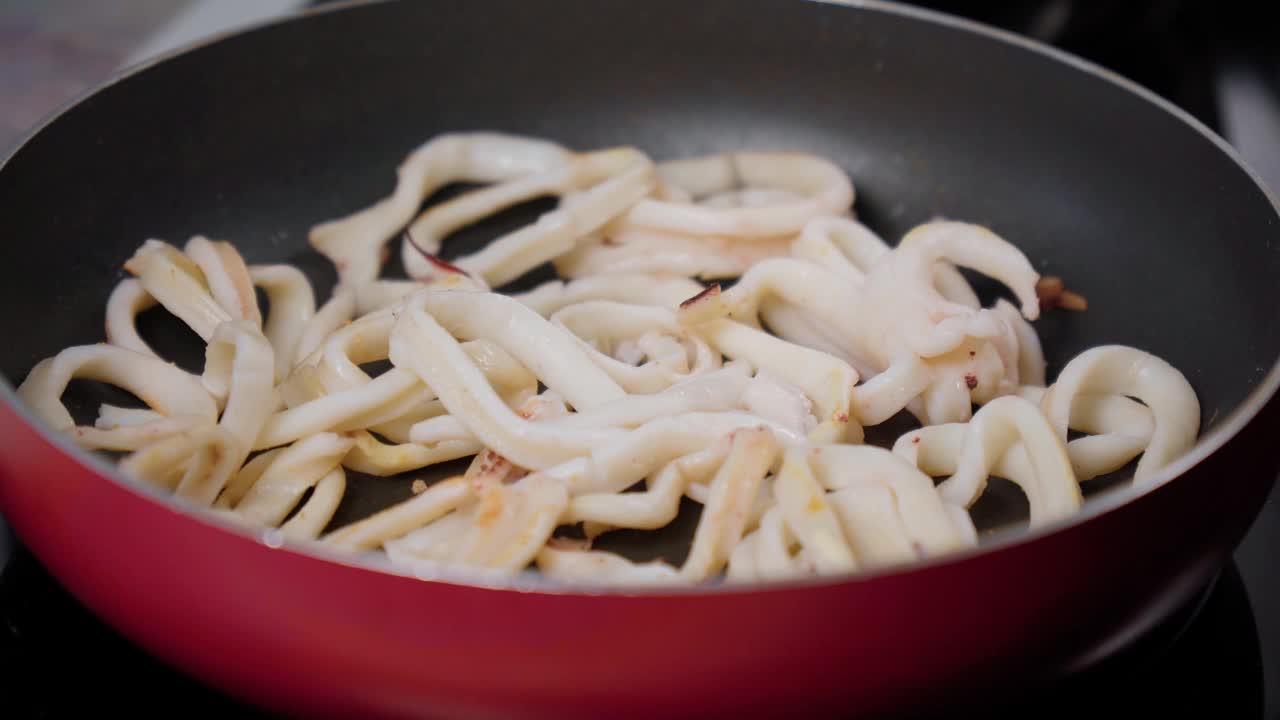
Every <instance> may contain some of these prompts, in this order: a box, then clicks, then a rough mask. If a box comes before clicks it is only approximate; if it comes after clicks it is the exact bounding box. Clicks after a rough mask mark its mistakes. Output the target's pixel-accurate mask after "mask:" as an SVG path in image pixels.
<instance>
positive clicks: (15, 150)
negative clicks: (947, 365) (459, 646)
mask: <svg viewBox="0 0 1280 720" xmlns="http://www.w3.org/2000/svg"><path fill="white" fill-rule="evenodd" d="M395 1H397V0H340V1H339V2H334V3H330V4H327V5H322V6H318V7H311V8H306V9H303V10H301V11H297V12H294V13H290V14H288V15H285V16H282V17H277V18H271V19H268V20H263V21H260V22H256V23H252V24H249V25H246V26H243V27H239V28H235V29H232V30H227V31H223V32H220V33H216V34H214V35H211V36H209V37H206V38H202V39H200V40H197V41H194V42H191V43H188V44H186V45H183V46H180V47H177V48H174V49H172V50H169V51H166V52H163V53H160V54H158V55H156V56H154V57H152V58H149V59H147V60H144V61H142V62H139V63H136V64H134V65H131V66H128V67H125V68H121V69H119V70H117V71H115V72H114V73H112V74H111V75H110V76H109V77H108V78H106V79H105V80H103V81H102V82H100V83H97V84H95V85H92V86H91V87H89V88H87V89H85V90H83V91H81V92H80V93H78V94H77V95H76V96H74V97H73V98H71V99H70V100H68V101H66V102H64V103H62V104H61V105H60V106H58V107H57V108H55V109H54V110H52V111H51V112H49V113H48V114H46V115H45V116H44V117H43V118H42V119H41V120H40V121H39V122H37V123H36V124H35V125H33V126H32V127H31V128H30V129H29V130H27V131H26V132H25V133H24V134H23V135H22V136H21V137H20V138H19V139H18V140H17V141H16V142H14V143H13V144H12V145H10V146H9V147H8V148H7V149H5V150H4V151H3V153H0V172H4V170H5V169H6V168H7V167H8V166H9V164H10V162H11V161H12V160H13V158H15V157H17V155H18V154H19V153H21V152H22V150H23V149H24V148H25V147H26V146H27V145H28V144H29V143H30V142H31V141H32V140H33V139H34V138H36V137H37V136H39V135H40V134H41V133H42V132H43V131H44V130H45V128H47V127H48V126H49V125H51V124H53V123H54V122H56V121H57V120H58V119H59V118H61V117H62V116H63V115H64V114H66V113H67V112H69V111H70V110H72V109H73V108H75V107H78V106H79V105H80V104H82V103H83V102H85V101H87V100H89V99H90V98H92V97H94V96H95V95H97V94H98V93H99V92H102V91H103V90H106V89H107V88H110V87H112V86H114V85H116V84H117V83H119V82H121V81H124V80H126V79H129V78H131V77H133V76H135V75H139V74H141V73H143V72H145V71H147V70H149V69H150V68H152V67H154V66H157V65H160V64H163V63H165V62H168V61H169V60H171V59H173V58H176V57H178V56H181V55H185V54H187V53H190V52H193V51H196V50H199V49H201V48H204V47H206V46H209V45H213V44H216V43H218V42H221V41H223V40H226V39H229V38H231V37H235V36H238V35H243V34H248V33H252V32H257V31H259V30H265V29H268V28H271V27H274V26H276V25H283V24H286V23H291V22H295V21H301V20H304V19H307V18H310V17H313V16H317V15H324V14H328V13H334V12H342V11H345V10H349V9H352V8H355V7H360V6H366V5H379V4H384V3H390V2H395ZM797 2H809V3H814V4H820V5H832V6H837V7H845V8H852V9H856V10H859V11H865V12H871V13H881V14H884V15H891V16H897V17H901V18H907V19H909V20H911V21H914V22H921V23H925V24H933V25H938V26H942V27H945V28H948V29H952V30H956V31H959V32H964V33H969V34H973V35H977V36H980V37H983V38H986V39H988V40H991V41H994V42H998V43H1003V44H1006V45H1011V46H1014V47H1016V48H1020V49H1022V50H1025V51H1028V52H1031V53H1035V54H1038V55H1040V56H1042V57H1044V58H1047V59H1049V60H1051V61H1054V62H1056V63H1060V64H1063V65H1066V66H1068V67H1070V68H1072V69H1074V70H1076V71H1078V72H1081V73H1084V74H1086V75H1090V76H1093V77H1095V78H1097V79H1098V80H1101V81H1102V82H1105V83H1109V84H1111V85H1113V86H1115V87H1117V88H1119V89H1120V90H1123V91H1126V92H1129V93H1132V94H1133V95H1136V96H1137V97H1138V98H1139V99H1141V100H1143V101H1145V102H1147V103H1149V104H1151V105H1153V106H1155V107H1156V108H1157V109H1159V110H1162V111H1164V112H1165V113H1168V114H1170V115H1172V116H1173V117H1175V118H1177V119H1178V120H1180V121H1181V122H1183V123H1184V124H1186V125H1187V126H1188V127H1189V128H1190V129H1191V130H1193V131H1194V132H1196V133H1198V134H1199V135H1200V136H1202V137H1203V138H1204V139H1205V140H1208V141H1209V142H1210V143H1212V144H1213V145H1214V146H1215V147H1216V148H1217V149H1218V151H1219V152H1221V153H1223V154H1224V155H1225V156H1226V157H1227V158H1228V159H1229V160H1231V161H1232V162H1233V163H1234V164H1235V165H1236V167H1238V168H1239V169H1240V170H1241V171H1243V172H1244V174H1245V176H1246V177H1248V178H1249V179H1250V180H1251V181H1252V182H1253V184H1254V185H1255V186H1256V187H1257V188H1258V189H1259V190H1260V191H1261V192H1262V194H1263V197H1265V198H1266V200H1267V201H1268V202H1269V203H1270V205H1271V210H1272V212H1273V213H1275V215H1276V216H1277V217H1280V200H1278V199H1277V197H1276V195H1275V194H1274V193H1273V192H1272V190H1271V189H1270V188H1269V187H1268V186H1267V184H1266V182H1265V181H1263V180H1262V178H1261V177H1260V176H1259V175H1258V173H1257V172H1256V171H1255V170H1254V169H1253V167H1252V166H1250V165H1249V163H1248V162H1246V161H1245V160H1244V159H1243V158H1242V157H1241V156H1240V155H1239V153H1238V152H1237V151H1236V149H1235V148H1234V147H1232V146H1231V145H1230V144H1229V143H1228V142H1227V141H1226V140H1225V139H1223V138H1222V137H1221V136H1219V135H1218V134H1217V133H1215V132H1214V131H1213V130H1212V129H1210V128H1208V127H1207V126H1205V125H1204V124H1203V123H1202V122H1200V121H1199V120H1197V119H1196V118H1195V117H1194V116H1192V115H1191V114H1190V113H1188V112H1187V111H1185V110H1183V109H1182V108H1180V107H1178V106H1176V105H1174V104H1173V103H1172V102H1170V101H1168V100H1166V99H1165V98H1163V97H1161V96H1159V95H1157V94H1155V93H1154V92H1152V91H1151V90H1149V89H1147V88H1145V87H1143V86H1141V85H1139V84H1137V83H1135V82H1133V81H1132V80H1129V79H1127V78H1125V77H1123V76H1121V75H1119V74H1118V73H1115V72H1113V71H1111V70H1108V69H1106V68H1104V67H1102V66H1101V65H1098V64H1097V63H1094V62H1092V61H1090V60H1086V59H1084V58H1081V57H1079V56H1076V55H1073V54H1071V53H1069V52H1066V51H1064V50H1061V49H1058V48H1055V47H1053V46H1050V45H1046V44H1044V43H1042V42H1040V41H1037V40H1033V39H1031V38H1028V37H1025V36H1022V35H1018V34H1016V33H1013V32H1010V31H1007V30H1003V29H1000V28H996V27H993V26H990V25H987V24H984V23H981V22H978V21H974V20H969V19H966V18H962V17H958V16H955V15H951V14H949V13H945V12H941V11H937V10H932V9H927V8H921V7H917V6H910V5H904V4H899V3H896V2H889V1H888V0H797ZM1277 389H1280V357H1277V358H1274V359H1273V361H1272V364H1271V367H1270V369H1269V370H1268V372H1267V374H1266V375H1265V376H1264V377H1263V378H1262V380H1261V381H1260V382H1259V383H1258V384H1257V385H1256V386H1255V387H1254V388H1253V389H1252V390H1251V391H1250V392H1249V393H1248V395H1247V396H1246V397H1245V398H1244V400H1243V401H1241V402H1240V403H1239V404H1238V405H1237V406H1236V407H1234V408H1232V410H1231V411H1230V412H1228V413H1227V414H1226V416H1225V417H1224V418H1223V419H1222V420H1221V421H1220V422H1219V424H1218V425H1217V427H1215V428H1214V429H1212V430H1211V431H1209V432H1208V433H1206V434H1204V435H1202V436H1201V437H1200V438H1198V439H1197V441H1196V444H1195V445H1194V446H1193V447H1192V449H1191V450H1190V451H1189V452H1187V453H1186V454H1185V455H1183V456H1182V457H1180V458H1178V459H1177V460H1176V461H1174V462H1173V463H1171V464H1170V465H1168V466H1166V467H1164V468H1162V469H1161V470H1160V472H1159V473H1157V475H1156V477H1155V479H1153V480H1152V481H1151V482H1149V483H1146V484H1144V485H1142V486H1137V485H1133V484H1130V485H1128V486H1125V487H1123V488H1118V489H1116V490H1112V491H1110V492H1108V493H1106V494H1104V495H1102V496H1100V497H1097V498H1095V499H1092V500H1091V501H1090V502H1088V503H1086V504H1085V505H1084V506H1083V507H1082V508H1081V509H1080V510H1079V511H1078V512H1076V513H1074V514H1073V515H1071V516H1068V517H1066V518H1062V519H1059V520H1056V521H1053V522H1051V523H1047V524H1045V525H1043V526H1040V527H1037V528H1025V527H1019V528H1007V529H1002V530H999V531H996V532H995V533H992V534H991V535H989V536H988V537H987V538H986V539H985V540H984V542H982V543H981V544H979V545H976V546H974V547H971V548H966V549H964V550H960V551H955V552H951V553H948V554H946V555H940V556H937V557H931V558H924V559H919V560H913V561H909V562H904V563H898V564H893V565H888V566H883V567H879V568H871V569H864V570H858V571H855V572H853V573H849V574H845V575H829V576H818V577H811V578H796V579H786V580H771V581H756V582H750V583H726V582H717V583H713V584H701V585H691V586H682V585H673V586H643V585H596V584H590V583H569V582H563V581H556V580H550V579H547V578H544V577H542V576H540V575H537V574H536V573H533V572H531V571H525V572H522V573H520V574H519V575H517V576H514V577H502V578H493V577H491V576H486V573H484V572H483V571H479V570H476V569H473V568H465V567H453V568H439V569H438V570H437V571H433V572H423V571H421V570H420V571H418V572H414V571H412V570H410V569H407V568H404V567H402V566H396V565H392V564H391V563H390V561H389V560H387V559H385V558H379V557H377V556H374V555H368V554H365V555H355V554H350V553H345V552H341V551H337V550H334V549H332V548H329V547H327V546H325V545H323V544H321V543H319V542H315V541H308V542H292V541H284V542H282V541H281V540H280V535H279V532H278V531H277V530H274V529H262V528H256V527H251V526H248V525H245V524H241V523H238V522H235V521H233V520H230V519H227V518H225V517H222V516H220V515H217V514H214V513H210V512H208V510H207V508H203V507H200V506H196V505H193V504H191V503H189V502H186V501H184V500H182V499H181V498H176V497H173V496H171V495H169V494H166V493H163V492H161V491H160V490H158V489H156V488H153V487H151V486H149V485H146V484H144V483H142V482H140V481H138V480H135V479H133V478H130V477H128V476H126V475H125V474H124V473H123V472H121V471H120V470H119V469H118V468H117V467H116V466H114V465H112V464H110V463H108V462H107V460H106V459H105V458H102V457H100V456H98V455H95V454H94V453H92V452H91V451H88V450H85V449H83V448H80V447H79V446H77V445H76V444H75V443H74V442H72V441H71V439H70V438H69V437H68V436H66V435H64V434H63V433H59V432H57V431H56V430H53V429H52V428H49V427H48V426H46V425H45V423H44V422H43V421H42V420H40V419H39V418H37V417H35V416H34V414H33V413H32V412H31V411H30V410H29V409H28V408H27V407H26V406H25V404H24V403H23V402H22V401H21V400H20V399H19V398H18V397H17V394H16V389H15V388H14V386H13V384H12V381H11V380H10V379H9V378H8V377H6V376H4V375H0V401H3V402H4V404H5V405H7V406H8V407H9V408H10V409H11V410H13V412H14V413H15V414H16V415H17V416H18V417H19V418H20V419H21V420H22V421H23V422H24V423H25V424H26V425H27V426H29V427H30V428H31V429H33V430H34V431H35V432H36V433H37V434H38V435H40V436H41V438H43V439H44V440H45V441H47V442H48V443H49V444H50V445H52V446H53V447H54V448H55V449H57V450H58V451H59V452H61V453H62V454H63V455H65V456H67V457H68V458H69V459H71V460H74V461H76V462H77V463H79V464H80V465H81V466H82V467H84V468H85V469H86V470H88V471H90V472H91V473H92V474H94V475H97V476H99V477H100V478H101V479H103V480H107V481H110V482H113V483H115V484H116V485H118V486H120V487H121V488H122V489H124V490H125V491H127V492H132V493H134V494H136V495H138V496H140V497H142V498H144V499H146V500H149V501H152V502H154V503H156V504H157V505H159V509H161V510H167V511H169V512H172V513H174V514H178V515H183V516H185V517H186V519H187V520H189V521H194V522H197V523H201V524H203V525H206V526H208V527H210V528H212V529H214V530H215V531H221V532H225V533H229V534H230V535H232V536H235V537H238V538H239V539H241V540H248V541H250V542H251V543H253V544H255V545H257V546H259V547H260V548H261V549H263V550H275V551H277V552H279V551H285V552H288V553H290V554H291V555H296V556H301V557H303V558H307V559H310V560H319V561H321V562H328V563H335V564H337V565H340V566H345V567H346V568H349V569H353V570H360V571H366V572H372V573H377V574H383V575H391V576H396V577H399V578H403V579H408V580H413V581H417V582H422V583H424V586H426V585H429V584H432V583H434V584H447V585H453V586H458V587H460V588H473V589H488V590H505V591H516V592H520V593H537V594H546V595H566V596H614V597H635V598H639V599H645V598H648V599H653V598H662V597H688V596H690V595H751V594H756V593H762V592H786V591H795V590H809V589H819V588H828V587H835V586H844V585H850V584H858V583H870V582H873V581H875V580H878V579H882V578H886V577H905V576H908V575H911V574H914V573H924V572H928V571H930V570H933V569H935V568H939V567H942V566H947V565H958V564H961V563H966V562H970V561H975V560H976V559H978V558H981V557H983V556H987V555H994V554H997V553H1000V552H1003V551H1006V550H1011V549H1013V548H1016V547H1021V546H1023V545H1028V544H1031V543H1035V542H1038V541H1040V540H1043V539H1045V538H1047V537H1049V536H1051V535H1056V534H1058V533H1060V532H1065V531H1067V530H1070V529H1072V528H1075V527H1077V526H1080V525H1084V524H1086V523H1089V522H1092V521H1093V520H1095V519H1097V518H1098V517H1101V516H1102V515H1106V514H1108V513H1110V512H1113V511H1115V510H1117V509H1119V508H1121V507H1124V506H1127V505H1129V504H1130V503H1133V502H1136V501H1138V500H1140V499H1141V498H1143V497H1145V496H1146V495H1148V494H1150V493H1152V492H1154V491H1155V490H1157V489H1159V488H1162V487H1164V486H1165V485H1167V484H1169V483H1170V482H1173V481H1174V480H1176V479H1177V478H1179V477H1181V476H1182V475H1185V474H1187V472H1189V471H1190V470H1191V469H1193V468H1194V467H1195V466H1196V465H1198V464H1200V463H1201V462H1202V461H1204V460H1205V459H1206V458H1208V457H1209V456H1210V455H1212V454H1213V453H1215V452H1217V451H1218V450H1220V449H1221V448H1222V447H1223V446H1224V445H1225V444H1226V443H1227V442H1229V441H1230V440H1231V439H1232V438H1234V437H1235V436H1236V435H1238V434H1239V433H1240V432H1241V431H1242V430H1243V429H1244V428H1245V427H1246V426H1247V425H1248V424H1249V423H1250V422H1251V421H1252V420H1253V419H1254V418H1255V417H1256V416H1257V415H1258V413H1259V412H1261V410H1262V408H1263V407H1265V406H1266V405H1267V403H1268V402H1270V401H1271V400H1272V398H1273V397H1274V396H1275V395H1276V393H1277Z"/></svg>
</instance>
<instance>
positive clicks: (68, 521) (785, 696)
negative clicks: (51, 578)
mask: <svg viewBox="0 0 1280 720" xmlns="http://www.w3.org/2000/svg"><path fill="white" fill-rule="evenodd" d="M1278 407H1280V404H1277V403H1275V402H1272V403H1271V404H1270V406H1269V407H1268V408H1267V409H1265V410H1264V411H1263V417H1260V418H1258V419H1257V420H1256V421H1255V422H1253V423H1252V424H1250V425H1249V426H1247V427H1246V429H1245V430H1244V431H1243V432H1242V433H1241V434H1240V435H1238V436H1237V437H1236V438H1234V439H1233V440H1232V441H1231V442H1230V443H1228V445H1227V446H1225V447H1224V448H1222V449H1221V450H1220V451H1219V452H1217V453H1216V454H1214V455H1212V456H1211V457H1209V458H1208V459H1206V460H1205V461H1204V462H1203V463H1201V464H1200V465H1199V466H1197V467H1196V468H1195V470H1193V471H1192V472H1191V473H1189V474H1187V475H1184V476H1182V477H1180V478H1178V479H1176V480H1175V481H1173V482H1171V483H1169V484H1167V485H1165V486H1163V487H1161V488H1159V489H1157V490H1156V491H1154V492H1152V493H1150V494H1148V495H1145V496H1143V497H1141V498H1139V499H1138V500H1136V501H1134V502H1131V503H1129V504H1127V505H1125V506H1122V507H1120V508H1118V509H1116V510H1114V511H1112V512H1110V513H1107V514H1105V515H1101V516H1099V517H1096V518H1094V519H1092V520H1090V521H1088V522H1085V523H1083V524H1080V525H1077V526H1074V527H1071V528H1068V529H1066V530H1064V531H1062V532H1058V533H1054V534H1051V535H1047V536H1044V537H1041V538H1038V539H1036V540H1033V541H1031V542H1025V543H1022V544H1018V545H1013V546H1010V547H1007V548H1004V549H1000V550H996V551H994V552H988V553H984V554H979V555H976V556H973V557H968V558H965V559H963V560H960V561H957V562H951V563H946V564H942V565H936V566H931V567H925V568H921V569H917V570H913V571H910V572H904V573H900V574H892V575H886V576H883V577H877V578H872V579H867V580H859V581H853V582H843V583H833V584H827V585H814V586H808V587H797V588H784V589H777V590H769V591H744V592H731V593H726V592H709V593H704V594H692V595H688V594H686V595H672V596H645V597H639V596H637V597H626V596H618V595H608V596H601V597H590V596H583V595H555V594H546V593H536V592H528V593H521V592H515V591H510V590H492V589H481V588H473V587H465V586H458V585H449V584H443V583H433V582H425V581H421V580H417V579H412V578H406V577H400V576H395V575H391V574H384V573H380V572H377V571H373V570H367V569H362V568H357V567H351V566H347V565H342V564H338V563H333V562H329V561H326V560H323V559H319V558H314V557H311V556H307V555H303V554H299V553H295V552H292V551H289V550H281V549H272V548H270V547H267V546H266V545H263V544H261V543H258V542H256V541H254V540H252V539H250V538H248V537H244V536H240V535H237V534H233V533H230V532H227V531H225V530H222V529H219V528H217V527H214V526H211V525H207V524H204V523H201V522H193V521H192V520H191V519H190V518H189V517H187V516H184V515H182V514H180V513H177V512H175V511H173V510H172V509H169V508H168V507H166V506H164V505H163V504H161V503H158V502H156V501H155V500H153V499H150V498H148V497H146V496H144V495H142V494H139V493H138V492H136V491H135V490H132V489H130V488H128V487H125V486H123V485H121V484H120V483H118V482H116V481H114V480H112V479H110V478H106V477H103V476H101V475H98V474H96V473H95V472H94V471H92V470H90V469H88V468H86V467H85V466H84V465H82V464H81V463H80V462H79V461H77V460H76V459H74V458H72V457H70V456H69V455H67V454H65V453H63V452H61V451H60V450H58V449H57V448H56V447H55V446H53V445H52V444H51V443H50V442H49V441H48V440H47V439H45V438H44V437H43V436H42V435H41V434H40V433H38V432H37V431H36V430H34V429H33V428H32V427H31V426H30V425H29V424H27V423H26V422H25V421H24V420H23V419H22V418H21V417H20V416H19V415H18V414H17V413H16V412H15V410H14V409H13V408H12V407H10V406H8V405H7V404H6V405H3V406H0V509H3V512H4V513H5V515H6V517H8V518H10V519H11V520H12V523H13V525H14V527H15V529H16V531H17V532H18V534H19V535H20V536H21V537H22V538H23V540H24V541H25V542H26V543H27V544H29V545H30V547H31V548H32V550H33V551H34V553H35V554H36V556H37V557H38V558H39V559H40V560H41V561H42V562H43V563H45V564H46V565H47V567H48V568H49V569H50V571H51V572H52V573H53V574H54V575H55V576H56V577H58V578H59V579H60V580H61V581H62V582H63V583H65V585H66V586H67V588H68V589H69V590H70V591H71V592H72V593H73V594H74V595H76V596H77V597H78V598H80V599H81V600H82V601H83V602H84V603H85V604H86V605H87V606H88V607H89V608H90V609H91V610H93V611H94V612H96V613H98V614H99V615H100V616H102V617H103V618H105V619H106V620H107V621H108V622H109V623H111V624H112V625H114V626H115V627H117V628H118V629H119V630H120V631H121V632H123V633H124V634H125V635H127V636H128V637H130V638H133V639H134V640H136V641H137V642H139V643H140V644H141V645H143V646H144V647H146V648H147V649H149V650H150V651H152V652H153V653H155V654H156V655H158V656H159V657H160V658H162V659H164V660H166V661H169V662H172V663H173V664H175V665H177V666H178V667H181V668H183V669H184V670H186V671H187V672H189V673H191V674H193V675H196V676H198V677H201V678H204V679H205V680H207V681H208V682H210V683H212V684H214V685H215V686H217V687H220V688H222V689H225V690H227V691H230V692H232V693H235V694H237V695H240V696H242V697H245V698H249V699H251V700H253V701H256V702H259V703H262V704H265V705H268V706H271V707H274V708H278V709H281V710H286V711H289V712H291V713H301V714H306V715H316V716H329V717H355V716H361V717H413V716H466V717H501V718H514V717H527V718H541V717H547V718H550V717H556V716H563V715H564V714H566V713H577V714H578V715H579V716H587V717H596V716H602V715H604V714H606V713H607V714H608V715H609V716H612V717H637V718H640V717H655V716H659V715H661V716H670V715H679V716H694V715H703V714H706V713H709V712H713V711H715V712H735V713H741V714H744V715H747V716H757V715H774V714H782V713H791V712H797V711H801V710H805V711H818V710H837V709H839V710H843V711H849V710H855V709H856V710H862V711H866V712H868V713H870V712H874V711H884V712H887V711H889V710H890V709H892V710H893V711H894V712H895V713H896V712H900V711H902V710H904V709H908V708H916V709H925V708H926V707H928V706H934V705H941V704H949V703H950V702H952V701H955V700H957V699H959V698H960V697H961V696H962V695H963V694H964V692H965V690H966V689H967V690H971V691H980V690H982V689H983V688H1003V689H1004V692H1006V693H1007V692H1008V689H1009V688H1014V687H1019V686H1020V685H1022V684H1023V683H1025V682H1032V681H1035V680H1038V679H1044V678H1047V677H1051V676H1052V675H1054V674H1056V673H1060V672H1063V671H1065V670H1068V669H1072V668H1074V667H1078V666H1080V665H1081V664H1082V663H1085V662H1088V661H1089V660H1090V659H1091V656H1096V655H1097V654H1098V653H1099V652H1105V649H1106V647H1107V646H1108V645H1111V644H1114V643H1117V642H1122V641H1123V639H1124V638H1125V637H1128V636H1131V635H1132V634H1133V633H1135V632H1140V631H1141V630H1142V629H1144V628H1145V627H1149V626H1150V625H1152V624H1154V623H1155V622H1157V621H1158V620H1159V619H1161V618H1162V617H1163V616H1164V615H1165V614H1166V613H1167V612H1169V611H1170V610H1171V609H1173V608H1174V607H1175V606H1177V605H1179V604H1180V603H1181V602H1183V601H1185V600H1186V599H1188V598H1189V597H1190V595H1191V594H1192V593H1193V592H1195V591H1196V590H1197V589H1199V588H1200V587H1201V586H1202V584H1203V583H1204V582H1205V581H1206V580H1207V579H1208V578H1209V577H1210V576H1211V575H1212V573H1213V572H1215V570H1216V569H1217V567H1218V566H1219V563H1220V562H1221V561H1222V560H1223V559H1224V557H1225V556H1226V555H1227V554H1228V553H1229V552H1230V550H1231V548H1232V547H1233V546H1234V544H1235V543H1236V542H1238V541H1239V539H1240V538H1241V537H1242V535H1243V533H1244V532H1245V531H1246V529H1247V527H1248V525H1249V523H1250V522H1251V520H1252V519H1253V517H1254V516H1255V513H1256V512H1257V509H1258V508H1259V507H1260V506H1261V503H1262V502H1263V499H1264V498H1265V496H1266V494H1267V492H1268V491H1269V489H1270V486H1271V481H1272V478H1273V477H1274V475H1275V472H1276V465H1277V461H1276V456H1275V454H1274V453H1273V452H1268V450H1269V449H1270V448H1269V447H1268V445H1267V442H1268V437H1267V435H1269V432H1268V428H1272V427H1274V426H1275V425H1274V423H1275V422H1276V421H1277V420H1280V417H1277V416H1280V412H1277V408H1278ZM922 691H927V692H922Z"/></svg>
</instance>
